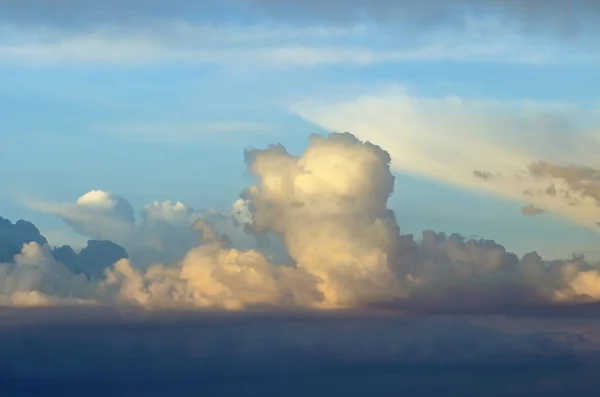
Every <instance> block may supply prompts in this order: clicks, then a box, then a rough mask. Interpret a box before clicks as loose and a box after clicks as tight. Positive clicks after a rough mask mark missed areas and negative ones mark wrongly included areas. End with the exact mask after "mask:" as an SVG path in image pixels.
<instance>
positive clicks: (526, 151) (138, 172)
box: [0, 0, 600, 258]
mask: <svg viewBox="0 0 600 397" xmlns="http://www.w3.org/2000/svg"><path fill="white" fill-rule="evenodd" d="M0 7H1V8H2V13H1V15H2V16H1V17H0V31H1V32H2V34H0V85H1V86H2V90H1V91H0V109H1V110H0V112H1V113H2V114H1V118H2V126H1V127H0V128H1V130H0V133H1V136H2V147H3V149H4V155H3V156H2V157H1V158H0V166H1V167H2V168H3V169H6V170H11V171H10V172H7V173H5V175H4V183H3V185H2V187H1V188H0V189H1V190H0V200H1V201H0V205H1V207H0V208H2V216H4V217H6V218H8V219H13V220H15V221H16V220H17V219H27V220H30V221H32V222H34V223H35V224H36V225H37V226H38V227H39V228H40V229H41V230H42V231H43V232H44V234H45V235H46V236H47V237H48V239H49V241H50V243H51V244H56V245H61V244H67V243H68V244H72V245H77V246H82V245H84V244H85V239H83V238H81V236H78V235H76V234H75V233H73V232H72V231H71V230H70V228H69V227H68V226H66V225H64V223H63V222H62V221H60V220H59V219H57V218H56V217H54V216H52V214H48V213H44V212H40V211H38V209H36V208H32V206H30V205H28V204H27V203H29V202H31V201H44V202H54V203H58V202H70V201H74V200H75V199H76V198H77V197H79V196H81V195H83V194H85V193H86V192H88V191H91V190H96V189H101V190H104V191H108V192H111V193H115V194H119V195H122V196H123V197H126V198H127V199H128V200H130V201H131V202H132V203H133V205H134V207H135V208H139V207H141V206H143V205H144V204H146V203H149V202H152V201H154V200H159V201H163V200H174V201H181V202H184V203H185V204H187V205H190V206H192V207H193V208H203V209H206V208H218V209H221V210H224V209H227V208H229V206H230V205H231V204H232V203H233V202H234V201H235V200H236V199H237V198H238V196H239V193H240V191H241V190H242V189H243V188H244V186H245V185H246V184H247V181H248V178H247V175H246V172H245V170H244V165H243V162H242V161H241V158H242V157H241V153H243V150H244V149H247V148H249V147H256V148H260V147H265V146H266V145H268V144H271V143H281V144H284V145H285V146H286V147H287V148H288V150H290V151H291V152H292V153H300V152H301V151H302V150H303V148H304V147H305V145H306V139H307V137H308V136H309V135H310V134H312V133H321V134H323V133H328V132H332V131H340V132H343V131H348V132H351V133H353V134H354V135H356V136H357V137H359V138H360V139H364V140H370V141H372V142H374V143H376V144H378V145H380V146H382V147H383V148H384V149H385V150H387V151H389V152H390V154H391V156H392V170H393V172H394V173H395V175H396V176H397V183H396V188H395V191H394V194H393V196H392V198H391V199H390V206H391V208H392V209H394V210H395V211H396V212H397V215H398V221H399V224H400V227H401V230H402V231H403V232H410V233H416V234H419V233H420V232H421V231H422V230H425V229H434V230H436V231H441V232H446V233H454V232H458V233H461V234H462V235H467V236H468V235H478V236H482V237H485V238H488V239H494V240H496V241H501V242H502V243H503V244H504V245H505V246H506V247H508V248H509V249H510V250H512V251H514V252H517V253H519V254H524V253H526V252H529V251H531V250H536V251H538V252H539V253H541V254H542V255H544V256H545V257H549V258H559V257H565V256H568V255H570V254H571V253H572V252H586V254H587V255H588V256H590V255H591V256H594V255H595V256H596V257H597V256H598V255H600V254H598V253H597V252H596V245H597V242H598V234H597V230H596V229H597V226H596V222H598V220H600V210H599V209H598V207H597V206H596V205H595V202H596V201H595V200H596V198H595V197H593V196H585V197H582V198H580V200H579V204H577V205H570V203H568V202H565V200H564V199H560V198H553V197H549V196H548V195H546V197H544V195H533V196H532V195H527V194H524V193H523V192H525V191H526V190H531V189H534V190H535V189H538V190H539V189H540V186H538V185H540V184H541V183H542V182H539V181H537V180H531V181H530V180H527V181H521V180H519V179H518V177H517V176H516V174H517V173H519V172H525V173H527V172H528V167H529V166H530V165H531V164H533V163H535V162H550V163H552V164H554V163H555V164H557V165H560V166H569V165H571V164H573V165H575V166H589V167H597V166H599V165H600V164H598V160H597V158H596V156H595V153H596V150H597V147H598V141H597V137H598V125H599V123H598V121H599V120H598V116H599V113H598V111H599V102H598V98H597V92H598V88H599V85H600V79H599V78H598V77H599V76H598V74H599V73H600V72H598V67H597V63H598V62H599V61H600V59H598V57H597V56H596V55H595V54H596V51H595V49H596V46H597V40H596V39H595V37H596V34H597V33H598V32H597V30H598V28H597V27H595V25H594V23H593V21H594V17H596V16H597V15H598V12H600V11H599V7H598V6H597V4H596V3H595V2H593V1H575V2H572V4H568V5H567V4H565V3H564V2H559V1H546V2H544V1H531V2H528V3H527V4H520V3H519V2H509V3H506V2H501V1H493V0H485V1H482V2H475V1H470V0H461V1H456V2H442V1H435V0H430V1H426V2H424V3H423V4H422V5H420V6H417V5H414V4H412V3H411V2H407V1H396V2H387V1H375V2H371V3H369V4H368V5H366V4H363V2H359V1H350V2H347V1H344V2H342V1H334V2H331V4H330V5H328V6H327V7H325V6H323V4H321V3H320V2H316V1H305V2H299V1H292V0H287V1H281V2H275V1H267V0H264V1H261V0H256V1H242V0H239V1H231V2H227V3H226V4H225V3H220V2H216V1H203V2H190V1H184V0H178V1H175V2H171V3H169V5H168V6H167V5H166V4H164V3H161V2H158V1H151V2H148V5H147V6H145V7H140V6H139V2H135V1H125V2H116V1H106V2H102V4H98V3H97V2H92V1H69V0H63V1H59V2H53V3H50V2H39V1H11V0H8V1H6V0H5V1H2V2H1V3H0ZM474 172H482V173H483V174H482V175H487V173H494V174H498V175H500V176H499V177H496V178H488V179H485V178H478V177H476V176H475V174H474ZM573 183H579V182H577V181H573ZM567 185H568V183H567ZM566 189H569V187H568V186H567V187H566ZM527 205H534V206H535V208H539V209H540V210H543V212H542V211H533V213H532V212H527V211H522V209H523V208H524V207H525V206H527Z"/></svg>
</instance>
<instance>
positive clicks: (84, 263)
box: [52, 240, 129, 277]
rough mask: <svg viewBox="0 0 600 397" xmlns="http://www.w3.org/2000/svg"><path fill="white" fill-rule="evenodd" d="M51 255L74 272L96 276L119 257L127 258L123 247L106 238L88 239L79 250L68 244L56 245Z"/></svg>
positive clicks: (102, 274)
mask: <svg viewBox="0 0 600 397" xmlns="http://www.w3.org/2000/svg"><path fill="white" fill-rule="evenodd" d="M52 256H53V257H54V259H55V260H56V261H57V262H60V263H62V264H63V265H65V266H66V267H67V268H69V270H71V271H72V272H73V273H75V274H85V275H87V276H96V277H103V276H104V269H106V268H107V267H109V266H111V265H112V264H114V263H116V262H117V261H118V260H119V259H127V258H129V255H128V254H127V251H125V249H124V248H123V247H121V246H120V245H117V244H115V243H113V242H112V241H108V240H89V241H88V242H87V245H86V246H85V247H84V248H83V249H82V250H81V251H79V252H76V251H75V250H73V248H72V247H71V246H68V245H63V246H61V247H56V248H54V249H53V250H52Z"/></svg>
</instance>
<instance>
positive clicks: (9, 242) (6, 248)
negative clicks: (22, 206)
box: [0, 217, 48, 262]
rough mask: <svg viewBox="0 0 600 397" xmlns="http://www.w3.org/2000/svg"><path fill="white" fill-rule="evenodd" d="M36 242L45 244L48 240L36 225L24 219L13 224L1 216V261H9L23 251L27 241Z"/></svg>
mask: <svg viewBox="0 0 600 397" xmlns="http://www.w3.org/2000/svg"><path fill="white" fill-rule="evenodd" d="M31 242H36V243H38V244H41V245H44V244H46V243H47V242H48V241H47V240H46V238H45V237H44V236H42V235H41V233H40V231H39V230H38V228H37V227H35V225H33V224H32V223H31V222H27V221H24V220H20V221H17V223H15V224H13V223H12V222H11V221H9V220H8V219H4V218H2V217H0V262H8V261H10V260H12V258H13V256H15V255H17V254H19V253H20V252H21V248H22V247H23V244H25V243H31Z"/></svg>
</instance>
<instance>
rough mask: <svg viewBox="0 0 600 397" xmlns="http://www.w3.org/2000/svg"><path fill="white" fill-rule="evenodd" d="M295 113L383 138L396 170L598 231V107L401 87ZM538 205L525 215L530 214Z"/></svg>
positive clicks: (296, 106)
mask: <svg viewBox="0 0 600 397" xmlns="http://www.w3.org/2000/svg"><path fill="white" fill-rule="evenodd" d="M290 109H291V110H292V111H294V112H295V113H297V114H298V115H300V116H301V117H303V118H304V119H306V120H308V121H309V122H312V123H314V124H317V125H319V126H320V127H323V128H325V129H327V130H331V131H353V133H355V134H356V135H357V136H359V137H360V138H361V139H367V140H371V141H374V142H380V143H381V144H382V145H383V146H384V147H386V148H387V150H388V151H389V152H390V153H391V155H392V158H393V163H392V167H393V169H394V170H396V171H400V172H409V173H413V174H416V175H420V176H423V177H426V178H431V179H434V180H438V181H442V182H445V183H449V184H452V185H454V186H458V187H461V188H465V189H471V190H479V191H483V192H488V193H492V194H495V195H499V196H502V197H506V198H508V199H511V200H517V201H521V202H524V203H525V204H527V205H529V204H531V205H534V206H535V208H537V209H539V210H544V211H549V212H553V213H555V214H558V215H560V216H562V217H565V218H566V219H569V220H571V221H573V222H576V223H578V224H581V225H585V226H587V227H590V228H593V229H596V228H597V222H598V219H600V206H599V205H598V204H599V203H600V201H599V199H600V194H599V193H598V191H599V189H598V187H599V186H600V183H599V180H598V171H597V169H598V168H600V163H598V160H597V153H598V151H599V150H600V135H599V127H600V119H599V118H598V112H597V111H596V110H595V109H590V108H585V107H583V106H576V105H573V104H561V103H543V102H535V101H504V102H503V101H495V100H469V99H461V98H458V97H441V98H427V97H419V96H415V95H410V94H409V93H407V92H406V91H405V90H402V89H400V88H398V87H392V88H389V89H385V90H382V91H379V92H375V93H369V94H366V95H363V96H355V97H349V98H335V99H327V98H326V97H321V98H318V99H316V98H311V99H309V100H305V101H297V102H294V103H292V104H291V105H290ZM431 115H435V117H431ZM574 162H575V163H574ZM532 208H533V207H528V209H527V210H526V211H524V213H525V214H528V215H532V214H533V213H532V211H530V210H531V209H532Z"/></svg>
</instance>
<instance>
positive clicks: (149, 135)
mask: <svg viewBox="0 0 600 397" xmlns="http://www.w3.org/2000/svg"><path fill="white" fill-rule="evenodd" d="M276 128H277V126H276V125H274V124H271V123H266V122H254V121H213V122H201V123H190V124H181V123H122V124H110V123H108V124H107V123H105V124H97V125H95V126H93V127H92V129H93V130H94V131H95V132H98V133H100V134H103V135H108V136H114V137H118V138H119V139H125V140H130V141H135V142H147V143H190V142H197V141H206V140H207V139H215V138H216V139H219V138H223V137H227V138H232V137H233V136H234V135H233V134H245V133H247V134H250V133H251V134H252V135H253V136H256V135H257V134H272V133H274V132H275V131H276ZM237 136H238V137H239V135H237Z"/></svg>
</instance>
